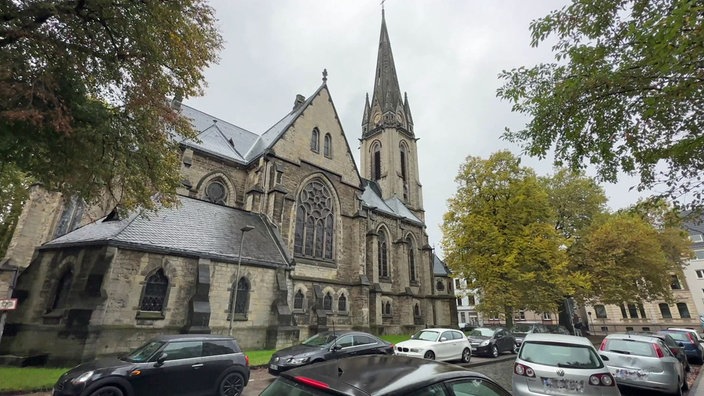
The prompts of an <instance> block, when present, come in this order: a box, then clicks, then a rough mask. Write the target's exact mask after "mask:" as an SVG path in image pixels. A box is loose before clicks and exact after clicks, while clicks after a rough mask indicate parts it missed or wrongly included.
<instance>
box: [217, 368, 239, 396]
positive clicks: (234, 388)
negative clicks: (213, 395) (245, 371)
mask: <svg viewBox="0 0 704 396" xmlns="http://www.w3.org/2000/svg"><path fill="white" fill-rule="evenodd" d="M243 389H244V377H243V376H242V374H240V373H236V372H231V373H227V374H225V378H223V379H222V381H220V386H219V387H218V395H219V396H240V395H241V394H242V390H243Z"/></svg>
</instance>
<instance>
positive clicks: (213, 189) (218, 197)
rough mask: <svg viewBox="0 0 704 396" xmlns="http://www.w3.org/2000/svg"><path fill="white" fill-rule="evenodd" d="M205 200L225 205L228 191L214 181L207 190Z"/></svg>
mask: <svg viewBox="0 0 704 396" xmlns="http://www.w3.org/2000/svg"><path fill="white" fill-rule="evenodd" d="M205 199H206V200H208V201H210V202H213V203H216V204H224V203H225V200H226V199H227V189H226V188H225V185H224V184H222V183H221V182H219V181H213V182H211V183H210V184H208V186H207V187H206V188H205Z"/></svg>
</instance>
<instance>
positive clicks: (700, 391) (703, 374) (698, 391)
mask: <svg viewBox="0 0 704 396" xmlns="http://www.w3.org/2000/svg"><path fill="white" fill-rule="evenodd" d="M703 378H704V370H700V371H699V374H697V379H696V380H694V384H693V385H692V387H691V388H689V391H687V395H689V396H704V384H702V383H703V382H704V379H703Z"/></svg>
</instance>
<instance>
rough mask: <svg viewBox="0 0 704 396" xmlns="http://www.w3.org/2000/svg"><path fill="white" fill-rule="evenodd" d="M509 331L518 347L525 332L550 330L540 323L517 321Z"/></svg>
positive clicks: (547, 331)
mask: <svg viewBox="0 0 704 396" xmlns="http://www.w3.org/2000/svg"><path fill="white" fill-rule="evenodd" d="M511 333H513V336H514V337H516V345H518V346H519V347H520V346H521V344H522V343H523V338H524V337H525V336H526V334H533V333H550V331H549V330H548V328H547V326H545V325H544V324H542V323H518V324H516V325H515V326H513V328H512V329H511Z"/></svg>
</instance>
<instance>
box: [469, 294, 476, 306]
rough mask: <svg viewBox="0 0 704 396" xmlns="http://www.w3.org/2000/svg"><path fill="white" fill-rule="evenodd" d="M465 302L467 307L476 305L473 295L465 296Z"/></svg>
mask: <svg viewBox="0 0 704 396" xmlns="http://www.w3.org/2000/svg"><path fill="white" fill-rule="evenodd" d="M467 302H468V303H469V305H477V303H476V300H475V299H474V295H473V294H470V295H468V296H467Z"/></svg>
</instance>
